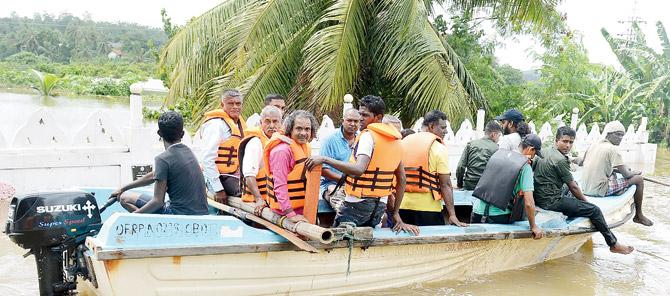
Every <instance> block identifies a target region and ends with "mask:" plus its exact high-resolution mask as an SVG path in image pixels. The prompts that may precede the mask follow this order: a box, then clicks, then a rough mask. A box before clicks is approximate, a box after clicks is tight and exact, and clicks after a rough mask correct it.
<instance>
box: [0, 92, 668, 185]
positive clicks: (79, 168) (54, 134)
mask: <svg viewBox="0 0 670 296" xmlns="http://www.w3.org/2000/svg"><path fill="white" fill-rule="evenodd" d="M134 92H135V93H140V92H141V90H140V91H137V90H135V91H134ZM345 101H346V102H345V104H347V105H346V106H348V107H350V106H351V98H350V97H349V98H345ZM344 109H345V110H346V109H347V108H346V107H345V108H344ZM141 110H142V98H141V96H140V95H132V96H131V100H130V111H131V112H130V114H131V115H130V117H129V118H128V119H127V121H126V122H120V123H119V122H116V121H113V120H111V118H109V117H108V116H107V115H106V114H105V113H104V112H95V113H93V114H91V115H90V116H89V117H88V118H87V119H86V123H85V124H84V125H83V127H81V128H79V129H78V130H63V129H61V128H60V126H59V125H58V124H57V123H56V122H55V121H54V119H53V118H52V116H50V115H49V113H48V112H47V111H45V110H44V109H41V110H38V111H36V112H35V113H33V114H30V115H29V116H28V117H26V121H25V123H24V124H23V125H22V127H21V128H19V130H18V131H16V133H15V134H16V136H15V137H14V139H4V138H3V136H2V134H3V133H0V182H3V183H7V184H10V185H12V186H14V188H16V191H17V193H25V192H30V191H36V190H51V189H63V188H69V187H77V186H105V187H117V186H119V185H121V184H124V183H127V182H130V181H131V180H132V173H131V168H132V167H133V166H140V165H152V164H153V157H154V156H155V155H156V154H158V153H160V152H161V151H163V145H162V143H161V142H160V138H159V137H158V135H157V134H156V130H157V126H156V124H155V123H144V122H143V120H142V112H141ZM10 111H11V110H10ZM422 120H423V119H419V120H417V122H416V123H415V124H414V125H413V127H412V128H414V129H417V130H418V128H419V127H420V126H421V122H422ZM258 121H259V116H258V115H254V116H251V117H249V118H248V120H247V123H248V124H249V125H256V124H258ZM572 121H573V124H574V125H575V126H576V122H578V120H577V117H576V112H575V114H574V115H573V120H572ZM562 124H563V123H562V122H557V123H555V124H554V126H556V125H559V126H560V125H562ZM530 125H531V129H533V130H534V129H535V125H534V124H532V123H531V124H530ZM483 127H484V112H483V111H481V110H480V111H479V112H478V114H477V122H476V124H475V125H473V124H472V123H471V122H470V121H468V120H466V121H465V122H463V123H462V124H461V125H460V127H459V128H458V129H457V131H456V132H454V131H453V129H452V127H451V126H449V128H448V133H447V135H446V136H445V142H446V144H447V147H448V149H449V161H450V166H451V169H452V172H455V170H456V165H457V164H458V160H459V159H460V155H461V152H462V150H463V148H464V147H465V144H466V143H467V142H468V141H470V140H472V139H475V138H478V137H481V135H482V134H483ZM5 128H6V127H2V126H0V129H5ZM335 128H336V127H335V124H334V123H333V122H332V120H330V118H328V117H327V116H324V118H323V119H322V122H321V127H320V129H319V131H318V136H317V139H315V140H314V142H313V145H312V146H313V148H314V151H313V153H315V154H317V153H318V151H319V146H320V145H319V141H320V140H321V139H324V138H325V137H327V136H329V135H330V134H331V133H332V132H334V131H335ZM551 131H552V126H551V124H549V123H545V124H543V125H542V126H541V128H540V131H539V133H538V135H539V136H540V137H541V138H542V139H543V141H553V135H552V132H551ZM4 134H5V135H7V134H11V133H8V132H7V131H5V132H4ZM601 136H602V135H601V134H600V130H599V127H598V125H593V126H592V129H591V131H590V132H587V130H586V125H584V124H581V125H580V127H579V128H578V135H577V139H576V146H575V150H576V151H577V152H578V153H583V152H584V151H585V150H586V148H588V146H589V145H590V144H591V143H593V142H595V141H598V140H599V139H600V138H601ZM647 138H648V133H647V132H646V119H643V121H642V122H641V124H640V126H639V127H638V129H637V130H635V129H634V128H633V126H632V125H631V126H630V127H629V128H628V131H627V133H626V136H625V138H624V142H623V143H622V145H621V151H622V154H623V156H624V160H625V161H626V162H627V163H628V164H629V165H630V166H631V167H633V168H635V169H640V170H642V171H644V172H645V173H652V172H653V171H654V161H655V157H656V144H649V143H646V141H647ZM200 142H201V139H200V136H199V133H196V135H195V136H194V137H193V138H191V137H190V136H188V135H187V136H186V137H185V139H184V143H185V144H187V145H189V146H190V147H191V148H192V149H193V150H194V152H195V153H196V155H199V151H200Z"/></svg>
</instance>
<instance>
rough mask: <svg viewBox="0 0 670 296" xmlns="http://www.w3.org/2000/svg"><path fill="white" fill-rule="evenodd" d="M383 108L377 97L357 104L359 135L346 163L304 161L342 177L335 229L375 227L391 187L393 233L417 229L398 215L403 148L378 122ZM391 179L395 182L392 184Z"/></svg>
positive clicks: (323, 159)
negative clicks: (343, 193) (326, 167)
mask: <svg viewBox="0 0 670 296" xmlns="http://www.w3.org/2000/svg"><path fill="white" fill-rule="evenodd" d="M384 109H386V105H385V104H384V100H382V98H380V97H377V96H371V95H368V96H365V97H363V98H362V99H361V101H360V102H359V108H358V111H359V113H360V115H361V129H362V132H361V133H360V134H359V135H358V137H357V138H356V142H355V144H354V151H353V153H352V155H351V158H350V160H349V162H343V161H339V160H336V159H332V158H329V157H324V156H314V157H312V158H310V159H309V160H308V161H307V167H308V169H312V168H313V167H315V166H317V165H320V164H323V163H325V164H328V165H330V166H332V167H334V168H335V169H337V170H339V171H341V172H342V173H343V174H345V175H346V178H345V183H346V184H345V191H346V193H347V195H346V197H345V201H344V203H343V204H342V207H341V211H340V212H339V213H338V214H337V216H336V217H335V226H339V225H341V224H343V223H347V224H349V223H351V224H354V225H355V226H371V227H375V226H376V225H378V224H379V223H380V222H381V219H382V215H383V214H384V212H385V211H386V203H387V201H388V196H389V195H390V194H391V192H392V191H393V189H394V187H395V191H396V200H395V207H394V209H395V210H394V213H393V220H394V222H395V225H394V227H393V230H394V231H396V232H399V231H408V232H411V233H412V234H414V235H418V234H419V228H418V227H416V226H414V225H409V224H405V223H403V221H402V218H401V217H400V214H399V213H398V209H399V208H400V203H401V202H402V198H403V195H404V193H405V170H404V168H403V164H402V154H403V148H402V145H401V143H400V138H401V135H400V132H398V130H396V128H395V127H393V126H391V125H388V124H383V123H381V121H382V118H383V117H384V111H385V110H384ZM394 179H395V180H397V182H395V183H394Z"/></svg>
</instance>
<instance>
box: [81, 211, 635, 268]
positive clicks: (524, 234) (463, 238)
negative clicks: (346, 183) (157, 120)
mask: <svg viewBox="0 0 670 296" xmlns="http://www.w3.org/2000/svg"><path fill="white" fill-rule="evenodd" d="M634 213H635V204H634V203H631V204H630V211H629V212H628V213H627V214H626V216H624V217H623V219H621V220H619V221H617V222H614V223H610V224H609V227H610V228H616V227H619V226H621V225H623V224H625V223H626V222H627V221H628V220H630V219H631V218H632V217H633V215H634ZM593 232H597V230H596V229H595V228H594V227H579V228H574V229H545V230H544V233H545V234H544V237H545V238H552V237H561V236H570V235H578V234H585V233H593ZM531 237H532V232H531V231H530V230H514V231H498V232H492V233H466V234H446V235H442V236H432V237H420V236H419V237H417V236H399V237H394V238H373V239H372V240H365V241H355V242H354V247H357V248H368V247H374V246H389V245H422V244H440V243H462V242H473V241H489V240H507V239H527V238H531ZM307 243H309V244H310V245H312V246H314V247H315V248H317V249H319V250H323V251H326V252H328V251H329V250H331V249H336V248H348V247H349V241H348V240H347V241H336V242H333V243H331V244H327V245H326V244H321V243H319V242H317V241H307ZM86 245H87V246H88V247H89V249H91V250H92V251H93V253H94V254H95V257H96V259H97V260H117V259H140V258H157V257H170V256H200V255H219V254H241V253H259V252H281V251H300V249H299V248H297V247H296V246H294V245H293V244H291V243H289V242H271V243H256V244H238V245H220V246H217V245H209V246H190V247H189V246H184V247H176V248H161V249H147V248H142V249H139V248H138V249H108V250H103V249H102V248H100V247H99V246H96V245H95V241H94V240H93V239H92V238H89V239H87V241H86Z"/></svg>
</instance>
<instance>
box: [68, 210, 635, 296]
mask: <svg viewBox="0 0 670 296" xmlns="http://www.w3.org/2000/svg"><path fill="white" fill-rule="evenodd" d="M594 201H595V203H599V202H598V200H594ZM601 208H605V209H607V210H608V212H605V217H606V220H607V221H608V223H610V224H611V225H614V226H617V225H620V224H623V223H624V222H626V221H627V220H628V219H630V217H631V214H632V209H633V207H632V198H627V199H625V200H621V201H620V202H619V205H618V206H616V207H611V206H610V207H601ZM574 222H577V223H571V224H570V226H569V227H568V229H561V230H550V229H547V230H546V231H547V236H548V237H547V238H543V239H540V240H533V239H531V238H528V236H526V238H523V237H522V236H520V235H518V232H508V233H504V232H500V233H497V234H496V236H495V237H490V236H489V237H487V238H484V239H482V240H473V239H472V238H473V236H470V237H469V238H468V239H467V240H466V241H460V240H461V238H459V237H463V235H460V236H457V237H448V236H446V235H445V236H433V237H429V238H423V239H421V238H409V237H406V236H405V237H404V238H402V237H398V238H395V237H387V238H380V239H376V241H375V243H373V244H372V245H371V246H369V247H368V248H361V247H358V246H356V247H354V248H352V252H351V265H350V267H349V268H350V270H349V271H350V273H349V274H347V268H348V264H347V262H348V259H349V248H346V247H344V248H343V247H337V248H333V249H324V250H321V252H319V253H314V254H312V253H307V252H300V251H294V250H285V249H284V250H272V249H268V250H267V251H264V250H263V249H262V247H259V249H257V250H250V249H247V251H240V250H236V251H233V252H230V253H220V252H219V253H217V252H218V251H215V250H211V249H208V250H211V252H202V249H200V250H192V249H189V248H181V249H179V250H178V251H170V250H171V249H169V248H168V249H165V250H144V251H142V252H146V256H144V257H142V256H140V255H139V253H137V252H136V253H133V252H132V251H130V250H120V251H104V250H102V251H99V250H96V247H95V246H94V245H90V244H89V247H91V249H92V250H94V252H93V254H92V255H91V256H92V259H93V260H92V263H93V268H94V270H95V275H96V278H97V279H96V280H97V288H96V287H93V284H92V283H90V282H88V281H87V282H82V283H81V284H80V290H82V292H84V294H88V293H91V294H98V295H198V296H204V295H272V294H287V295H321V294H344V293H357V292H363V291H369V290H377V289H387V288H393V287H401V286H406V285H410V284H415V283H421V282H430V281H438V280H445V279H464V278H472V277H476V276H479V275H484V274H489V273H493V272H498V271H504V270H512V269H518V268H522V267H525V266H529V265H533V264H538V263H542V262H544V261H547V260H552V259H556V258H560V257H563V256H567V255H570V254H573V253H575V252H576V251H577V250H578V249H579V248H580V247H581V246H582V245H583V244H584V243H585V242H586V241H587V240H588V239H590V237H591V235H592V232H589V230H586V229H585V228H589V227H590V222H589V221H588V220H586V219H581V220H578V221H577V220H575V221H574ZM477 227H481V226H476V225H473V226H471V227H470V230H466V232H472V233H475V234H476V235H479V234H478V233H479V232H477V230H476V228H477ZM423 229H424V228H422V230H423ZM434 229H437V228H433V230H434ZM525 229H527V227H526V228H525ZM472 233H470V235H472ZM138 252H139V251H138ZM166 254H181V255H172V256H167V255H166ZM201 254H206V255H201ZM100 258H103V259H100ZM87 292H88V293H87Z"/></svg>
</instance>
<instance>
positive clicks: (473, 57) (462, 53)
mask: <svg viewBox="0 0 670 296" xmlns="http://www.w3.org/2000/svg"><path fill="white" fill-rule="evenodd" d="M434 24H435V28H436V29H437V30H438V31H439V32H440V34H441V35H442V37H444V38H445V39H446V41H447V43H448V44H449V45H450V46H451V48H453V50H454V52H455V53H456V55H458V57H460V59H461V61H462V62H463V64H464V65H465V68H466V69H468V72H469V73H470V74H471V76H472V78H473V80H474V81H476V83H477V85H478V86H479V89H480V90H481V92H482V95H483V96H484V97H485V98H486V100H487V102H488V105H489V112H488V113H487V115H488V116H489V117H492V116H495V115H497V114H501V113H502V112H504V110H506V109H509V108H510V107H517V108H518V107H520V106H521V105H522V102H523V94H524V91H525V89H526V82H525V81H524V80H523V76H522V73H521V71H519V70H518V69H515V68H513V67H511V66H509V65H499V64H498V63H497V62H496V59H495V55H494V54H495V52H494V51H495V41H493V40H486V39H485V34H484V31H483V30H482V29H480V28H479V26H478V24H477V23H476V22H475V21H473V20H472V18H471V16H470V15H468V14H461V15H458V16H453V17H451V21H450V22H449V23H448V22H447V21H446V20H445V19H444V17H443V16H442V15H439V16H437V17H436V18H435V20H434Z"/></svg>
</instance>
